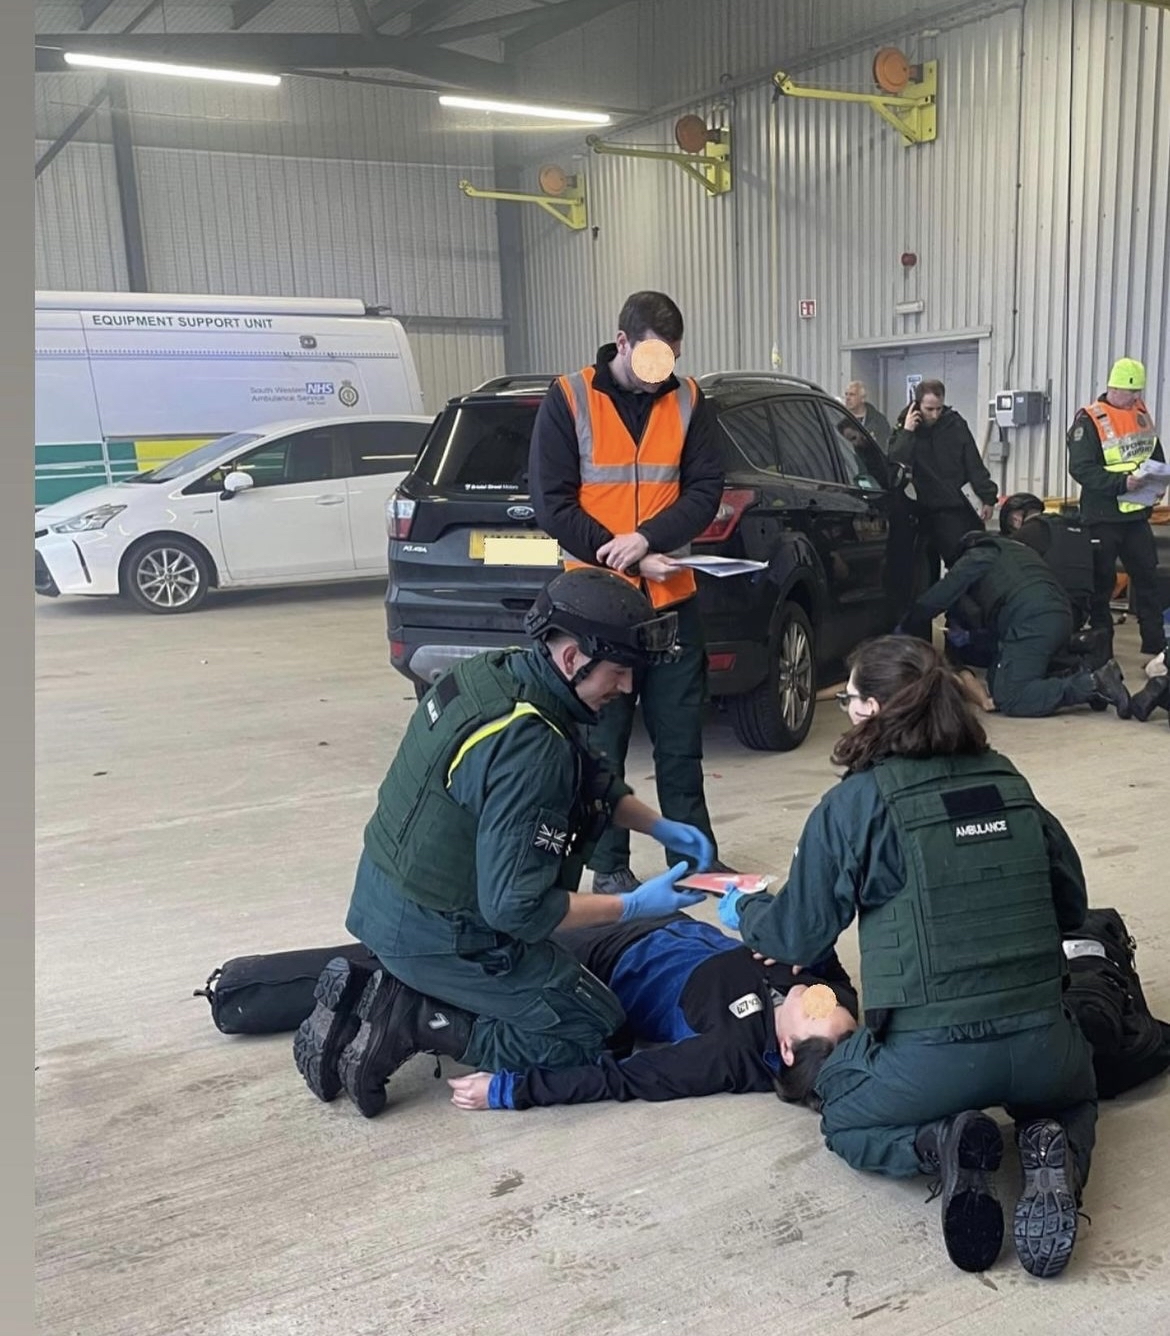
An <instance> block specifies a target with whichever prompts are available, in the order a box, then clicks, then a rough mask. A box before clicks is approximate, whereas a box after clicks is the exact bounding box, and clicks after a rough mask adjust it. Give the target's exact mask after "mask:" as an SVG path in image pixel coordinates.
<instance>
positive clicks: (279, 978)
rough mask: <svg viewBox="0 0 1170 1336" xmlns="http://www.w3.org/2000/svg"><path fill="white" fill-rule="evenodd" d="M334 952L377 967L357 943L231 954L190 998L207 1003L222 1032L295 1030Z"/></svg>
mask: <svg viewBox="0 0 1170 1336" xmlns="http://www.w3.org/2000/svg"><path fill="white" fill-rule="evenodd" d="M334 956H345V958H346V959H347V960H352V961H353V962H354V963H355V964H358V965H365V966H367V967H368V968H369V969H371V970H374V969H377V968H378V957H377V956H375V955H374V953H373V952H372V951H371V950H370V949H369V948H368V947H365V946H363V945H362V944H361V942H347V943H346V944H345V945H344V946H328V947H321V948H320V949H319V950H316V951H280V952H277V953H275V954H273V955H267V956H237V957H236V958H235V959H234V960H229V961H228V962H227V963H226V964H225V965H221V966H220V968H219V969H217V970H214V971H212V974H211V976H210V977H209V978H208V980H207V984H206V986H205V987H203V988H196V989H195V993H194V996H195V997H205V998H207V1000H208V1002H210V1003H211V1019H212V1020H213V1021H214V1022H215V1024H216V1027H217V1029H220V1030H222V1031H223V1033H224V1034H280V1033H281V1032H282V1031H285V1030H295V1029H296V1028H297V1026H298V1025H300V1023H301V1021H303V1020H304V1019H305V1017H306V1016H307V1015H308V1014H309V1013H310V1012H311V1011H312V1010H313V1006H314V1001H313V988H314V987H315V985H316V983H317V978H318V976H319V975H320V973H321V971H322V970H323V969H324V968H325V966H326V965H327V964H328V963H329V962H330V961H331V960H332V959H333V958H334Z"/></svg>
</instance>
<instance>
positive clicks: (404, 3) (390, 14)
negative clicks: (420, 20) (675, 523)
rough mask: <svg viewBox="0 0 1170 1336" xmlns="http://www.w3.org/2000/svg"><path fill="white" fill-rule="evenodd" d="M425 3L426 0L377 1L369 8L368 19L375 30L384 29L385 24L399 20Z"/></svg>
mask: <svg viewBox="0 0 1170 1336" xmlns="http://www.w3.org/2000/svg"><path fill="white" fill-rule="evenodd" d="M425 3H426V0H378V3H377V4H376V5H371V6H370V19H371V21H372V22H373V25H374V27H375V28H384V27H385V26H386V25H387V23H391V22H393V20H394V19H397V18H401V17H402V15H403V14H409V13H410V12H411V10H414V9H418V8H420V7H421V6H422V5H424V4H425Z"/></svg>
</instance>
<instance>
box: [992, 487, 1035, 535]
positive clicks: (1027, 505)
mask: <svg viewBox="0 0 1170 1336" xmlns="http://www.w3.org/2000/svg"><path fill="white" fill-rule="evenodd" d="M1021 510H1024V511H1036V513H1037V514H1043V513H1044V502H1043V501H1041V500H1040V498H1039V497H1038V496H1034V495H1033V494H1032V493H1031V492H1013V493H1012V495H1011V496H1009V497H1008V499H1007V500H1006V501H1005V502H1004V503H1003V505H1002V506H1000V508H999V531H1000V533H1002V534H1004V535H1006V536H1007V537H1009V538H1010V537H1011V535H1012V533H1013V532H1014V530H1013V529H1012V525H1011V518H1012V516H1013V515H1015V514H1017V513H1018V512H1019V511H1021Z"/></svg>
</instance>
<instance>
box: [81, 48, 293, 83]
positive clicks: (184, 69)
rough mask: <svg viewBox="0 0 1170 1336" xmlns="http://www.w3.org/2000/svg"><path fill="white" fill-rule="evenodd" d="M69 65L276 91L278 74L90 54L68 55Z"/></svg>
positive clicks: (278, 81) (278, 80) (278, 79)
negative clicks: (206, 80) (214, 81)
mask: <svg viewBox="0 0 1170 1336" xmlns="http://www.w3.org/2000/svg"><path fill="white" fill-rule="evenodd" d="M64 59H65V64H66V65H79V66H82V67H83V68H86V69H95V70H124V71H125V72H126V73H127V74H173V75H177V76H178V77H179V78H182V79H216V80H218V81H219V82H220V83H240V84H259V85H260V86H261V87H263V88H276V87H277V86H278V85H279V84H280V75H279V74H253V73H250V72H249V71H247V70H215V69H207V68H205V67H204V66H202V65H172V64H170V62H169V61H165V60H126V59H124V58H123V57H122V56H91V55H90V54H89V53H88V52H81V51H66V52H65V56H64Z"/></svg>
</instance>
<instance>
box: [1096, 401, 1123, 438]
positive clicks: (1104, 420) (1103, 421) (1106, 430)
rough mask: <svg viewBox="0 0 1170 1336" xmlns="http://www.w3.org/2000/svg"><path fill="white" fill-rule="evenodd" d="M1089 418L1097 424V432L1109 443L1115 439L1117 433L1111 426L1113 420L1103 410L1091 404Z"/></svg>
mask: <svg viewBox="0 0 1170 1336" xmlns="http://www.w3.org/2000/svg"><path fill="white" fill-rule="evenodd" d="M1089 416H1090V417H1091V418H1092V419H1093V421H1094V422H1095V423H1096V424H1097V430H1098V431H1099V432H1100V433H1101V435H1102V436H1103V437H1106V438H1108V439H1109V440H1111V441H1115V440H1116V439H1117V432H1116V430H1115V429H1114V426H1113V419H1112V418H1111V417H1110V416H1109V414H1108V413H1106V412H1105V410H1104V409H1103V408H1099V407H1097V405H1096V404H1093V405H1092V406H1091V407H1090V408H1089Z"/></svg>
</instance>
